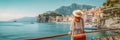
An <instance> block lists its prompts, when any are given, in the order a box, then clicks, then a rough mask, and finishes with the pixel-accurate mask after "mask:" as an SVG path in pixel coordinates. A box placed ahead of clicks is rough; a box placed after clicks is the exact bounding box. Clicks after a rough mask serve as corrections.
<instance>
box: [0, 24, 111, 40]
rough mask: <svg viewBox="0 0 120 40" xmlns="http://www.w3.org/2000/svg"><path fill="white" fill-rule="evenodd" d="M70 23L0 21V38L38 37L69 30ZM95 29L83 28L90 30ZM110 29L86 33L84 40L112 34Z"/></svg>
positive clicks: (61, 39)
mask: <svg viewBox="0 0 120 40" xmlns="http://www.w3.org/2000/svg"><path fill="white" fill-rule="evenodd" d="M69 27H70V24H61V23H37V22H0V40H24V39H27V38H40V37H44V36H52V35H57V34H64V33H68V32H69ZM92 30H96V29H88V28H87V29H85V31H92ZM112 34H113V33H112V32H110V31H106V32H95V33H87V34H86V40H95V39H96V38H101V37H105V36H109V35H112ZM45 40H71V36H70V35H69V36H62V37H57V38H50V39H45Z"/></svg>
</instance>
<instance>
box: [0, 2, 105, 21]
mask: <svg viewBox="0 0 120 40" xmlns="http://www.w3.org/2000/svg"><path fill="white" fill-rule="evenodd" d="M105 1H106V0H0V21H5V20H10V19H15V18H21V17H33V16H37V15H38V14H41V13H44V12H46V11H54V10H55V9H57V8H59V7H61V6H69V5H71V4H72V3H77V4H87V5H93V6H102V4H103V3H104V2H105Z"/></svg>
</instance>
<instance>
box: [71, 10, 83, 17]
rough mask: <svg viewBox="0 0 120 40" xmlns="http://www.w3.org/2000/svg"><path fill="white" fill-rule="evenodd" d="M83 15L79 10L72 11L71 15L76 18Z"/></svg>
mask: <svg viewBox="0 0 120 40" xmlns="http://www.w3.org/2000/svg"><path fill="white" fill-rule="evenodd" d="M82 14H83V12H82V11H81V10H75V11H73V15H74V16H76V17H81V16H82Z"/></svg>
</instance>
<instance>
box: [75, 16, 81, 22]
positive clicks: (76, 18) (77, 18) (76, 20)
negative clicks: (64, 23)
mask: <svg viewBox="0 0 120 40" xmlns="http://www.w3.org/2000/svg"><path fill="white" fill-rule="evenodd" d="M80 19H81V17H76V16H74V17H73V21H74V22H80Z"/></svg>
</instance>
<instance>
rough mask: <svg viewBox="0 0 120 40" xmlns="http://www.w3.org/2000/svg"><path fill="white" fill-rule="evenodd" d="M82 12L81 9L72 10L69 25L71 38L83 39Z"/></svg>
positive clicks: (73, 39)
mask: <svg viewBox="0 0 120 40" xmlns="http://www.w3.org/2000/svg"><path fill="white" fill-rule="evenodd" d="M82 14H83V12H82V11H81V10H75V11H73V20H72V21H71V25H70V32H69V33H68V34H72V40H85V39H86V38H85V35H84V21H83V18H82Z"/></svg>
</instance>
